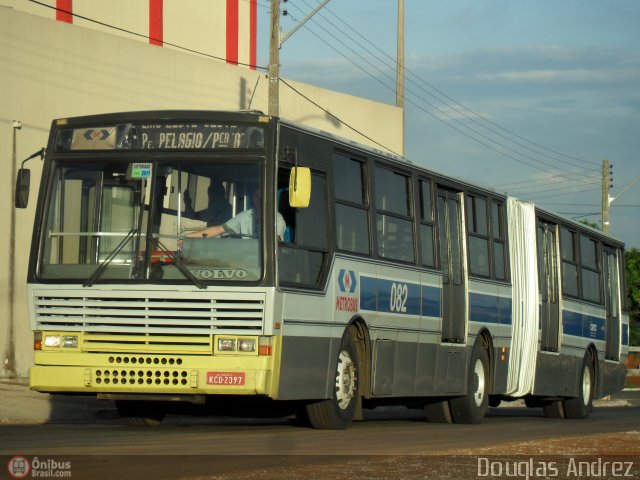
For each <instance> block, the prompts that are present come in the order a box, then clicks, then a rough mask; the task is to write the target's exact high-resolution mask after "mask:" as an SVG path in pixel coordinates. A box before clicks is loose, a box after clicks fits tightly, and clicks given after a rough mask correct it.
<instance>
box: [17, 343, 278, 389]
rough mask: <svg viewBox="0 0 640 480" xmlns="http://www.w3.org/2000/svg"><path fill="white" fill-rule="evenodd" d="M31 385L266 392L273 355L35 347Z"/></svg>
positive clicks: (271, 385)
mask: <svg viewBox="0 0 640 480" xmlns="http://www.w3.org/2000/svg"><path fill="white" fill-rule="evenodd" d="M34 363H35V366H33V367H32V368H31V372H30V380H29V385H30V387H31V389H33V390H37V391H41V392H59V393H62V392H68V393H139V394H180V395H189V394H194V395H195V394H205V395H225V394H226V395H266V396H269V397H271V398H276V393H277V392H276V390H277V378H276V375H274V366H273V357H271V356H257V355H255V356H243V355H237V356H232V355H220V356H206V355H153V354H134V353H126V354H103V353H80V352H78V353H61V352H36V353H35V358H34Z"/></svg>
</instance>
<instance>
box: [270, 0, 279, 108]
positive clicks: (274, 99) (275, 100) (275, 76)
mask: <svg viewBox="0 0 640 480" xmlns="http://www.w3.org/2000/svg"><path fill="white" fill-rule="evenodd" d="M267 112H268V113H269V115H271V116H273V117H278V116H280V0H271V38H270V40H269V105H268V110H267Z"/></svg>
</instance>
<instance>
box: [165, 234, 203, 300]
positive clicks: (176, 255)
mask: <svg viewBox="0 0 640 480" xmlns="http://www.w3.org/2000/svg"><path fill="white" fill-rule="evenodd" d="M156 240H157V241H158V247H159V248H160V250H161V251H162V253H164V254H166V255H167V256H168V257H169V258H171V259H172V260H173V264H174V265H175V266H176V268H177V269H178V270H179V271H180V273H182V275H184V276H185V277H187V279H188V280H190V281H191V283H193V284H194V285H195V286H196V287H198V288H200V289H203V290H205V289H206V288H207V286H206V285H205V284H204V283H203V282H202V281H201V280H200V279H199V278H198V277H196V276H195V275H194V274H193V273H191V270H189V269H188V268H187V267H185V265H184V263H182V256H181V255H180V254H179V252H171V251H170V250H169V249H167V247H165V246H164V245H163V244H162V242H161V241H160V238H159V237H156Z"/></svg>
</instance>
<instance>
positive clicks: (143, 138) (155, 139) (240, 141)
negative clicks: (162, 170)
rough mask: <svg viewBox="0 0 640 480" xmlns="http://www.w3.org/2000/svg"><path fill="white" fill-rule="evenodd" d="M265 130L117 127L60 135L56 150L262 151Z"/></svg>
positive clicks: (203, 125)
mask: <svg viewBox="0 0 640 480" xmlns="http://www.w3.org/2000/svg"><path fill="white" fill-rule="evenodd" d="M264 142H265V128H264V127H263V126H258V125H239V124H229V123H213V122H211V123H192V122H188V123H148V124H139V125H136V124H130V123H124V124H117V125H106V126H99V127H89V128H84V127H83V128H68V129H63V130H61V131H60V133H59V135H58V139H57V142H56V143H57V145H56V148H57V150H58V151H69V150H72V151H73V150H221V149H231V150H238V149H250V148H264Z"/></svg>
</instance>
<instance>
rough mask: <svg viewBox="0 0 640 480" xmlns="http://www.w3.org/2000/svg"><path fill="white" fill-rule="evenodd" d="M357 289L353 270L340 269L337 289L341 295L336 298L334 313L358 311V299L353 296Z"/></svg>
mask: <svg viewBox="0 0 640 480" xmlns="http://www.w3.org/2000/svg"><path fill="white" fill-rule="evenodd" d="M357 287H358V280H357V278H356V274H355V272H354V271H353V270H345V269H341V270H340V272H339V273H338V289H339V290H340V292H341V293H343V295H337V296H336V311H339V312H351V313H355V312H357V311H358V297H356V296H353V294H354V293H355V291H356V288H357Z"/></svg>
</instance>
